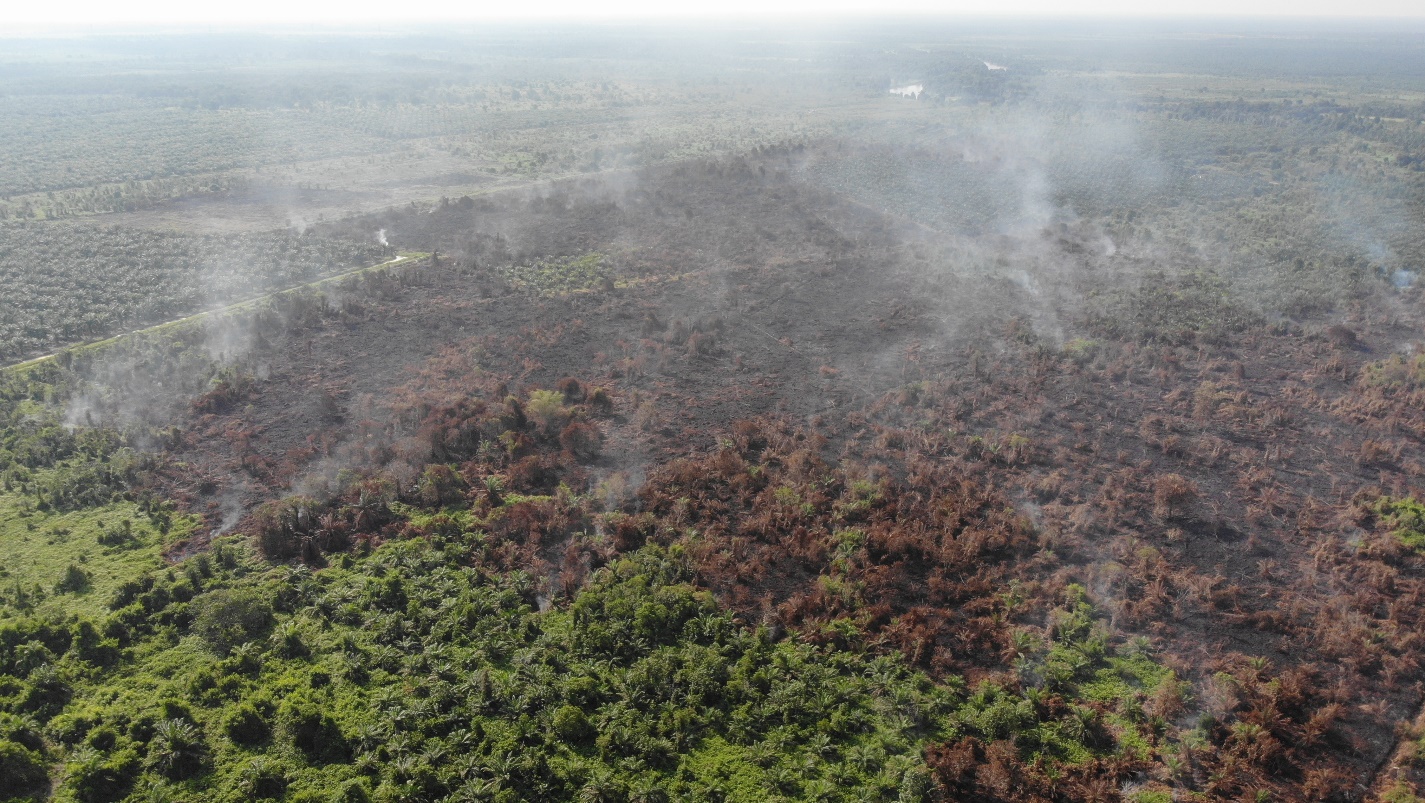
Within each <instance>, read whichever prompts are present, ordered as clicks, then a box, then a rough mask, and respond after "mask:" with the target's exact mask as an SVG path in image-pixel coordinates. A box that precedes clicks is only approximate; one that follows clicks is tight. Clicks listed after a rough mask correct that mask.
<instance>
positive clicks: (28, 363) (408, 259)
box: [0, 252, 430, 371]
mask: <svg viewBox="0 0 1425 803" xmlns="http://www.w3.org/2000/svg"><path fill="white" fill-rule="evenodd" d="M429 256H430V255H429V254H423V253H415V252H412V253H407V254H401V255H400V256H397V257H395V258H394V259H388V260H386V261H385V262H380V263H377V264H375V265H367V266H365V267H360V268H354V269H352V270H348V271H344V272H342V273H336V274H333V275H331V276H325V277H323V278H321V279H317V280H316V281H312V282H307V283H305V284H299V285H294V286H292V287H287V288H284V289H282V290H274V291H273V292H271V293H265V294H263V295H260V296H255V297H253V298H249V299H245V300H243V301H237V302H234V303H232V304H228V305H227V306H224V307H218V308H217V309H210V310H204V311H202V312H198V313H194V314H192V315H185V316H183V317H181V318H174V319H173V320H171V321H164V322H163V323H156V324H153V325H151V326H141V327H139V328H138V329H131V330H129V331H127V332H124V333H122V334H117V335H114V336H113V337H106V338H104V339H103V340H96V341H94V342H92V343H76V344H75V345H72V346H66V347H65V348H63V349H60V350H59V351H53V352H50V353H49V354H43V355H41V356H39V357H31V358H30V359H28V360H21V361H20V362H17V363H11V364H10V365H6V366H4V367H0V371H18V370H21V369H24V368H30V367H33V366H36V365H40V364H42V363H46V362H49V361H50V360H53V359H55V358H56V357H58V356H59V355H61V354H63V353H65V352H66V351H85V350H89V349H96V348H100V347H102V346H104V345H105V344H108V343H115V342H118V341H120V340H123V339H125V338H129V337H134V336H135V335H142V334H148V333H151V332H157V331H159V330H161V329H166V328H167V327H170V326H178V325H180V324H185V323H196V322H198V321H201V320H204V319H205V318H210V317H214V316H217V315H225V314H227V313H230V312H240V311H242V310H243V309H245V308H247V307H250V306H252V305H255V304H260V303H262V302H264V301H269V300H271V299H274V298H277V297H279V296H284V295H287V294H289V293H298V292H301V291H303V290H311V289H314V288H317V287H321V286H322V285H324V284H327V283H329V282H334V281H339V280H341V279H348V278H351V277H352V276H359V275H361V274H363V273H366V272H368V271H374V270H383V269H387V268H394V267H396V266H397V265H406V264H411V263H417V262H419V261H421V260H423V259H426V258H428V257H429Z"/></svg>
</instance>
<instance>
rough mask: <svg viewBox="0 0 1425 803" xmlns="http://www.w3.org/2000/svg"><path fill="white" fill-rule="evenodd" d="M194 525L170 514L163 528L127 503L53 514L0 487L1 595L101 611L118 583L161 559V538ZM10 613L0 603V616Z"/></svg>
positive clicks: (18, 601)
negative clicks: (167, 525)
mask: <svg viewBox="0 0 1425 803" xmlns="http://www.w3.org/2000/svg"><path fill="white" fill-rule="evenodd" d="M194 526H196V521H195V520H193V519H191V518H186V517H176V518H175V519H174V521H173V524H172V526H171V527H170V528H169V531H168V533H167V534H166V535H165V534H163V533H161V532H159V528H158V527H157V526H156V525H155V524H154V523H153V522H152V521H151V520H150V519H149V517H148V516H147V515H146V514H144V512H143V511H142V510H140V509H139V506H138V505H136V504H134V503H133V502H115V503H113V504H109V505H104V506H102V507H98V508H89V509H85V510H76V511H71V512H67V513H59V512H54V511H48V512H47V511H40V510H38V509H36V508H35V506H34V501H33V500H32V499H30V498H28V497H25V496H21V495H19V494H15V493H5V494H0V599H3V600H5V601H6V602H8V603H10V605H11V606H14V607H17V608H21V609H23V608H28V607H32V606H34V607H44V606H58V607H60V608H62V609H63V610H64V611H65V612H67V613H77V614H80V615H84V616H91V617H99V616H101V615H102V614H103V613H104V612H105V610H106V607H105V606H106V605H107V604H108V602H109V600H110V599H112V598H113V596H114V592H115V591H116V590H118V588H119V586H120V585H122V584H123V583H125V582H127V581H129V580H133V579H135V578H138V577H141V576H143V575H144V574H145V573H146V572H149V571H152V570H154V569H156V568H159V567H160V566H162V565H163V555H162V553H163V547H164V545H165V544H167V543H172V542H173V541H174V540H177V539H179V538H182V537H184V536H185V535H187V534H188V533H189V532H190V531H191V530H192V529H193V527H194ZM66 581H67V582H66ZM9 612H10V608H9V606H3V607H0V619H2V618H4V617H5V616H6V615H7V613H9Z"/></svg>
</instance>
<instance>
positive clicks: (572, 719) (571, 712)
mask: <svg viewBox="0 0 1425 803" xmlns="http://www.w3.org/2000/svg"><path fill="white" fill-rule="evenodd" d="M552 724H553V726H554V732H555V734H557V735H558V736H559V738H560V739H563V740H564V741H566V742H569V743H571V744H583V743H585V742H587V741H588V739H589V737H590V736H591V735H592V734H593V728H591V727H590V725H589V718H588V717H586V716H584V712H583V711H581V710H580V709H579V708H578V707H576V706H572V705H565V706H560V708H559V710H557V711H555V712H554V720H553V723H552Z"/></svg>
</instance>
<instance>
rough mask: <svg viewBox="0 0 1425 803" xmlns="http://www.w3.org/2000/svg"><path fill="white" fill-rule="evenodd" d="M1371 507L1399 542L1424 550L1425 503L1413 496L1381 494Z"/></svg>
mask: <svg viewBox="0 0 1425 803" xmlns="http://www.w3.org/2000/svg"><path fill="white" fill-rule="evenodd" d="M1371 509H1372V511H1373V512H1374V513H1375V514H1376V516H1378V517H1380V520H1381V522H1382V523H1384V524H1385V526H1386V528H1387V529H1389V530H1390V534H1391V535H1393V536H1395V537H1396V538H1397V539H1399V540H1400V543H1402V544H1404V545H1406V546H1408V547H1410V548H1411V549H1415V550H1425V505H1422V504H1421V503H1420V502H1418V501H1417V500H1416V499H1415V498H1414V497H1405V498H1403V499H1394V498H1391V497H1389V496H1382V497H1381V498H1380V499H1377V500H1376V502H1375V504H1374V505H1372V508H1371Z"/></svg>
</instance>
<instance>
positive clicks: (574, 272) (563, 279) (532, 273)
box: [503, 254, 614, 296]
mask: <svg viewBox="0 0 1425 803" xmlns="http://www.w3.org/2000/svg"><path fill="white" fill-rule="evenodd" d="M503 273H504V275H505V278H506V279H507V280H508V281H509V283H510V284H511V285H512V286H514V287H516V288H518V289H521V290H525V291H527V292H531V293H535V294H537V295H544V296H554V295H559V294H561V293H573V292H578V291H581V290H595V289H599V288H601V287H605V286H612V284H613V275H614V274H613V271H612V270H610V269H609V268H608V267H607V266H605V265H604V255H603V254H585V255H584V256H580V257H556V258H552V259H541V260H538V261H536V262H534V263H532V264H529V265H512V266H510V267H508V268H505V269H504V270H503Z"/></svg>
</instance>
